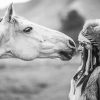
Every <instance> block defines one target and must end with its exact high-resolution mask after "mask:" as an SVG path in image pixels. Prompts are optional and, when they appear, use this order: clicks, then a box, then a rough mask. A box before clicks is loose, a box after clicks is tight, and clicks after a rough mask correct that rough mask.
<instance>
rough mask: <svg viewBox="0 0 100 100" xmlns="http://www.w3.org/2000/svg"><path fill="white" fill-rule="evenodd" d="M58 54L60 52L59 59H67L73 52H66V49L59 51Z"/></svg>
mask: <svg viewBox="0 0 100 100" xmlns="http://www.w3.org/2000/svg"><path fill="white" fill-rule="evenodd" d="M59 54H60V59H61V60H63V61H69V60H71V59H72V57H73V53H68V52H66V51H60V52H59Z"/></svg>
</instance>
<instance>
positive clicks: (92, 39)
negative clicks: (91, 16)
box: [69, 19, 100, 100]
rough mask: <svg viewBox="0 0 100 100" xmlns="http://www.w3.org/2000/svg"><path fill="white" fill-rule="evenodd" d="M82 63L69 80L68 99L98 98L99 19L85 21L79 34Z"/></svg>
mask: <svg viewBox="0 0 100 100" xmlns="http://www.w3.org/2000/svg"><path fill="white" fill-rule="evenodd" d="M78 40H79V50H80V51H81V57H82V65H81V66H80V67H79V69H78V71H77V72H76V74H75V75H74V77H73V78H72V80H71V88H70V93H69V98H70V100H100V19H97V20H90V21H87V22H86V23H85V25H84V27H83V29H82V31H81V32H80V34H79V37H78Z"/></svg>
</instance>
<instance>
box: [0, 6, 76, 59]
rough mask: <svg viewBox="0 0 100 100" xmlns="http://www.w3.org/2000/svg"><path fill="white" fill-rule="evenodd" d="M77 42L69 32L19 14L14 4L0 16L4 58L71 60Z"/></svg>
mask: <svg viewBox="0 0 100 100" xmlns="http://www.w3.org/2000/svg"><path fill="white" fill-rule="evenodd" d="M75 51H76V46H75V43H74V41H73V39H72V38H70V37H69V36H67V35H65V34H63V33H61V32H58V31H55V30H52V29H49V28H46V27H44V26H41V25H38V24H35V23H32V22H30V21H28V20H26V19H25V18H22V17H19V16H16V14H15V13H14V11H13V7H12V4H10V6H9V7H8V9H7V11H6V13H5V15H4V17H3V18H1V20H0V58H1V59H2V58H18V59H22V60H33V59H35V58H60V59H62V60H70V59H71V58H72V56H73V55H74V53H75Z"/></svg>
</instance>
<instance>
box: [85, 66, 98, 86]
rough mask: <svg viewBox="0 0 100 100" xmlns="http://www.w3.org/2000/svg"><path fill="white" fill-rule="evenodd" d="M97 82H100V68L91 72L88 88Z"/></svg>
mask: <svg viewBox="0 0 100 100" xmlns="http://www.w3.org/2000/svg"><path fill="white" fill-rule="evenodd" d="M97 81H98V82H100V66H98V67H97V68H95V70H94V71H93V72H92V74H91V76H90V78H89V81H88V84H87V85H88V86H90V85H92V84H96V83H97Z"/></svg>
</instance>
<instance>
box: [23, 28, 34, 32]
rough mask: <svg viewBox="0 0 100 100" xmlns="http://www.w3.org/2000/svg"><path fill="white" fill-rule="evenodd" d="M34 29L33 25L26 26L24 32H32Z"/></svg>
mask: <svg viewBox="0 0 100 100" xmlns="http://www.w3.org/2000/svg"><path fill="white" fill-rule="evenodd" d="M32 29H33V28H32V27H26V28H25V29H24V30H23V32H24V33H29V32H31V30H32Z"/></svg>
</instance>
